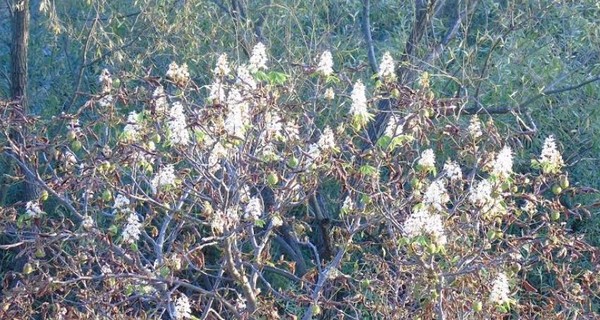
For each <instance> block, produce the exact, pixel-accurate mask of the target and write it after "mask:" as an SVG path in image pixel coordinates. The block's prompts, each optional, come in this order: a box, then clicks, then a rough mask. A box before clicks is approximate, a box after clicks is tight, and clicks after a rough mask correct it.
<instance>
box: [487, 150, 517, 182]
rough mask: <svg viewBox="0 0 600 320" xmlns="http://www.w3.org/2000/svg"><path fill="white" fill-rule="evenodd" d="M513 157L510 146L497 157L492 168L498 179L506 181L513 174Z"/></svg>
mask: <svg viewBox="0 0 600 320" xmlns="http://www.w3.org/2000/svg"><path fill="white" fill-rule="evenodd" d="M512 166H513V156H512V150H511V149H510V147H509V146H505V147H504V148H502V150H500V152H499V153H498V155H497V156H496V161H494V164H493V167H492V175H495V176H496V177H498V178H501V179H505V178H508V177H510V174H511V173H512Z"/></svg>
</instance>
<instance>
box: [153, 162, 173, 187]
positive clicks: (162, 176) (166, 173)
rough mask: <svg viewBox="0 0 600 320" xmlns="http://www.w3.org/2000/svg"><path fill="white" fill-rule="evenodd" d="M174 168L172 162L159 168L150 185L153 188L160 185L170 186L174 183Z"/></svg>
mask: <svg viewBox="0 0 600 320" xmlns="http://www.w3.org/2000/svg"><path fill="white" fill-rule="evenodd" d="M175 179H176V177H175V168H174V166H173V165H172V164H169V165H166V166H164V167H163V168H161V169H160V171H159V172H158V174H157V175H156V176H155V177H154V178H153V179H152V182H151V184H152V187H153V188H154V190H156V189H158V188H159V187H162V186H170V185H174V184H175Z"/></svg>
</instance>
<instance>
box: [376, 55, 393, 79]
mask: <svg viewBox="0 0 600 320" xmlns="http://www.w3.org/2000/svg"><path fill="white" fill-rule="evenodd" d="M378 75H379V77H380V78H381V79H382V80H384V81H395V80H396V71H395V67H394V59H393V58H392V55H391V54H390V53H389V52H386V53H384V54H383V58H382V59H381V64H379V73H378Z"/></svg>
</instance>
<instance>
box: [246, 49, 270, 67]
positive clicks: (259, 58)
mask: <svg viewBox="0 0 600 320" xmlns="http://www.w3.org/2000/svg"><path fill="white" fill-rule="evenodd" d="M267 61H268V58H267V48H266V47H265V45H264V44H262V43H261V42H259V43H257V44H256V45H255V46H254V48H253V49H252V55H251V56H250V65H249V66H248V69H249V70H250V71H251V72H256V71H258V70H260V69H264V70H266V69H267Z"/></svg>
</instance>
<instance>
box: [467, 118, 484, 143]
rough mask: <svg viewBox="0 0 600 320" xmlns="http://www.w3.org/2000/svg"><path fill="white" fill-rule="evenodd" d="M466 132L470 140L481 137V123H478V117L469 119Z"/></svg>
mask: <svg viewBox="0 0 600 320" xmlns="http://www.w3.org/2000/svg"><path fill="white" fill-rule="evenodd" d="M468 130H469V134H470V135H471V138H473V139H477V138H479V137H481V136H482V135H483V132H481V122H480V121H479V117H478V116H477V115H474V116H473V117H471V121H470V122H469V128H468Z"/></svg>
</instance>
